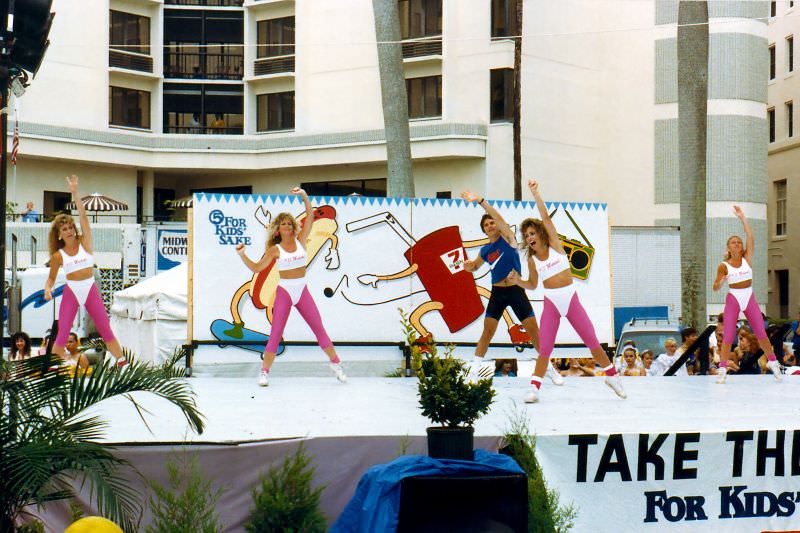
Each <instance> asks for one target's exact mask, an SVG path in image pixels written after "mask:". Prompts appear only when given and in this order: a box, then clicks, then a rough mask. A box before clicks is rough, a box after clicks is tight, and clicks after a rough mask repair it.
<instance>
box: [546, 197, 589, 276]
mask: <svg viewBox="0 0 800 533" xmlns="http://www.w3.org/2000/svg"><path fill="white" fill-rule="evenodd" d="M556 211H557V209H554V210H553V212H552V213H550V218H553V214H554V213H555V212H556ZM564 213H566V215H567V217H568V218H569V221H570V222H572V225H573V226H575V229H576V230H578V233H580V234H581V237H583V240H584V241H586V244H584V243H582V242H580V241H578V240H575V239H570V238H569V237H567V236H565V235H562V234H561V233H559V234H558V239H559V240H560V241H561V246H563V247H564V252H566V254H567V259H568V260H569V269H570V272H571V273H572V276H573V277H576V278H578V279H583V280H585V279H587V278H588V277H589V269H591V268H592V258H594V246H592V243H591V242H589V239H587V238H586V235H584V233H583V231H581V228H580V226H578V224H577V223H576V222H575V219H574V218H572V215H570V214H569V211H567V210H566V209H564Z"/></svg>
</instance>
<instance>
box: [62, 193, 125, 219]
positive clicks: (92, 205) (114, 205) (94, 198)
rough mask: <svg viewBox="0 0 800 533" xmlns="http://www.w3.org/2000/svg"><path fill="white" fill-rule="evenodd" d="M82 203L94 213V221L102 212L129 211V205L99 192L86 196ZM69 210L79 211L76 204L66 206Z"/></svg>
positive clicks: (70, 203) (71, 203)
mask: <svg viewBox="0 0 800 533" xmlns="http://www.w3.org/2000/svg"><path fill="white" fill-rule="evenodd" d="M81 203H82V204H83V207H84V208H86V210H87V211H94V220H95V221H97V213H98V212H100V211H127V210H128V204H126V203H125V202H120V201H119V200H114V199H113V198H109V197H108V196H104V195H102V194H100V193H99V192H96V193H93V194H90V195H89V196H84V197H83V198H81ZM66 208H67V209H77V206H76V205H75V202H69V203H68V204H67V205H66Z"/></svg>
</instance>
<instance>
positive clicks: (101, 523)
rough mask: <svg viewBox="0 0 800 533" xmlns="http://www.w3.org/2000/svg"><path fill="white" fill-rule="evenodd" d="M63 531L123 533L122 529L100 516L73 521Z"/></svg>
mask: <svg viewBox="0 0 800 533" xmlns="http://www.w3.org/2000/svg"><path fill="white" fill-rule="evenodd" d="M64 533H123V532H122V529H120V527H119V526H118V525H117V524H115V523H114V522H112V521H111V520H108V519H106V518H103V517H102V516H87V517H85V518H81V519H80V520H78V521H76V522H73V523H72V525H71V526H69V527H68V528H67V529H66V530H65V531H64Z"/></svg>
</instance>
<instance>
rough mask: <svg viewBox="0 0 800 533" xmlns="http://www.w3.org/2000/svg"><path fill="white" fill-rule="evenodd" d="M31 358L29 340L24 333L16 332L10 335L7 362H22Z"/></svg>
mask: <svg viewBox="0 0 800 533" xmlns="http://www.w3.org/2000/svg"><path fill="white" fill-rule="evenodd" d="M30 356H31V338H30V337H29V336H28V334H27V333H25V332H24V331H18V332H16V333H14V334H13V335H11V351H10V352H9V354H8V360H9V361H22V360H23V359H27V358H28V357H30Z"/></svg>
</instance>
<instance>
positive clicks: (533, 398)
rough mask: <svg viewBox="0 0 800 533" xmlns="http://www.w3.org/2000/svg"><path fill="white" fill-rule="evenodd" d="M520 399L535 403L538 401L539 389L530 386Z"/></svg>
mask: <svg viewBox="0 0 800 533" xmlns="http://www.w3.org/2000/svg"><path fill="white" fill-rule="evenodd" d="M522 400H523V401H524V402H525V403H537V402H538V401H539V389H537V388H536V387H533V386H532V387H531V390H529V391H528V394H526V395H525V396H523V397H522Z"/></svg>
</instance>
